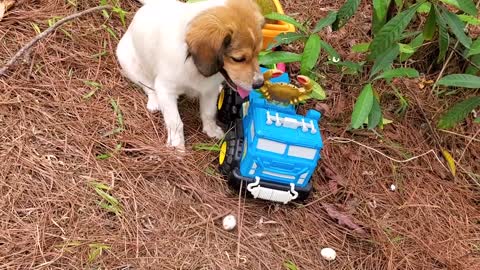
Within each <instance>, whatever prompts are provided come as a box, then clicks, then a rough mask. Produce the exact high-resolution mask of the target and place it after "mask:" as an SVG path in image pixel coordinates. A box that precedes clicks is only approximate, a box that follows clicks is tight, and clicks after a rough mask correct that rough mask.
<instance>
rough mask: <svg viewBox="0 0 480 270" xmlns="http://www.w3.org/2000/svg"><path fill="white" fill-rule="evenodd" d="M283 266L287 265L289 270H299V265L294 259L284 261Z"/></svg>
mask: <svg viewBox="0 0 480 270" xmlns="http://www.w3.org/2000/svg"><path fill="white" fill-rule="evenodd" d="M283 266H285V267H286V268H287V270H298V268H297V266H296V265H295V263H293V262H292V261H286V262H284V263H283Z"/></svg>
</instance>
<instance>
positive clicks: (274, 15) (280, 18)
mask: <svg viewBox="0 0 480 270" xmlns="http://www.w3.org/2000/svg"><path fill="white" fill-rule="evenodd" d="M264 17H265V18H267V19H270V20H277V21H282V22H286V23H290V24H293V25H294V26H295V27H297V28H298V29H300V30H301V31H302V32H304V33H305V32H307V29H306V28H305V26H303V24H301V23H300V22H298V21H297V20H295V19H294V18H292V17H290V16H288V15H285V14H280V13H277V12H272V13H269V14H266V15H265V16H264Z"/></svg>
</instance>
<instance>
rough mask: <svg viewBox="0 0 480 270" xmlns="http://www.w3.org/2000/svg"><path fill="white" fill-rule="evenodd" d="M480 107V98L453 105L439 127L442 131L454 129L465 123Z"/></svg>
mask: <svg viewBox="0 0 480 270" xmlns="http://www.w3.org/2000/svg"><path fill="white" fill-rule="evenodd" d="M478 106H480V96H476V97H471V98H468V99H466V100H464V101H461V102H459V103H457V104H455V105H453V107H451V108H450V109H449V110H448V111H447V112H446V113H444V114H443V115H442V117H441V118H440V120H439V121H438V124H437V127H438V128H442V129H448V128H452V127H454V126H455V125H456V124H458V123H460V122H461V121H463V120H464V119H465V118H466V117H467V115H468V114H469V113H470V112H471V111H472V110H474V109H475V108H476V107H478Z"/></svg>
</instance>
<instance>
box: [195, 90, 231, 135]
mask: <svg viewBox="0 0 480 270" xmlns="http://www.w3.org/2000/svg"><path fill="white" fill-rule="evenodd" d="M216 97H217V92H215V91H213V92H212V91H210V92H203V93H202V95H200V117H201V119H202V124H203V132H204V133H205V134H207V135H208V136H209V137H210V138H217V139H222V138H223V136H224V135H225V133H224V132H223V130H222V128H221V127H219V126H218V125H217V123H216V122H215V114H216V112H217V106H216V103H217V99H216Z"/></svg>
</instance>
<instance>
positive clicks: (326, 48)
mask: <svg viewBox="0 0 480 270" xmlns="http://www.w3.org/2000/svg"><path fill="white" fill-rule="evenodd" d="M320 46H321V47H322V49H323V50H324V51H325V52H327V54H328V56H330V57H329V59H330V60H331V59H333V58H335V59H338V60H340V54H338V52H337V51H336V50H335V49H334V48H333V47H332V46H331V45H330V44H328V43H327V42H325V41H323V40H320Z"/></svg>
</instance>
